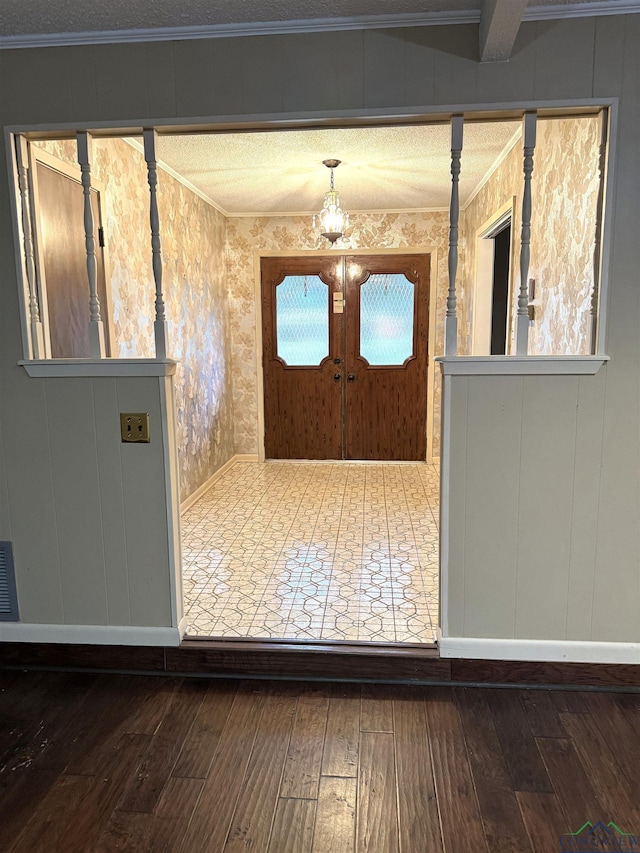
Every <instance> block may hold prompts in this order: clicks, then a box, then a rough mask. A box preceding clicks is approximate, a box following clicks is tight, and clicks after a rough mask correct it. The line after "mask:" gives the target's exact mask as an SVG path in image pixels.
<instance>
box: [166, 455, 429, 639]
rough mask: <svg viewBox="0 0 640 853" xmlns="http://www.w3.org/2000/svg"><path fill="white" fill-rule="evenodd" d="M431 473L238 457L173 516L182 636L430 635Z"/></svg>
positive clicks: (422, 468) (413, 467) (416, 468)
mask: <svg viewBox="0 0 640 853" xmlns="http://www.w3.org/2000/svg"><path fill="white" fill-rule="evenodd" d="M438 502H439V472H438V467H437V466H436V465H427V464H425V463H409V464H406V463H405V464H388V463H387V464H370V463H366V464H363V463H346V462H338V463H335V462H334V463H326V462H325V463H309V462H267V463H259V462H236V463H235V464H234V465H232V466H231V468H230V469H229V470H228V471H226V472H225V473H224V474H222V476H221V477H220V478H219V479H218V480H217V481H216V482H215V483H214V485H213V487H212V488H211V489H210V490H209V491H208V492H207V493H206V494H205V495H204V496H203V497H202V498H201V499H200V500H199V501H198V502H197V503H196V504H195V505H194V506H193V507H192V508H191V509H189V510H188V511H187V512H186V513H185V514H184V515H183V517H182V560H183V582H184V601H185V614H186V616H187V620H188V625H187V634H189V635H191V636H218V637H238V636H241V637H247V636H248V637H256V638H260V637H263V638H277V639H294V640H318V639H323V640H361V641H367V642H383V643H384V642H390V643H395V642H398V643H433V641H434V635H435V629H436V626H437V619H438V516H439V506H438Z"/></svg>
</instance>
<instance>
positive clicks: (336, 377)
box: [333, 373, 342, 382]
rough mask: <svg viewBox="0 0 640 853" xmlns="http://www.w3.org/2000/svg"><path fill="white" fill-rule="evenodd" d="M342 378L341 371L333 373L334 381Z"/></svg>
mask: <svg viewBox="0 0 640 853" xmlns="http://www.w3.org/2000/svg"><path fill="white" fill-rule="evenodd" d="M341 379H342V376H341V375H340V374H339V373H334V374H333V381H334V382H340V380H341Z"/></svg>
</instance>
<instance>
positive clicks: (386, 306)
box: [360, 273, 415, 365]
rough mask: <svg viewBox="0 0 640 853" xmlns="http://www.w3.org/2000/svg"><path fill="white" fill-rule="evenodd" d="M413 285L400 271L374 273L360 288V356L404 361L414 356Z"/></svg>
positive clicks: (386, 361) (374, 361) (371, 360)
mask: <svg viewBox="0 0 640 853" xmlns="http://www.w3.org/2000/svg"><path fill="white" fill-rule="evenodd" d="M414 291H415V286H414V285H413V284H412V283H411V282H410V281H408V280H407V279H406V278H405V277H404V275H402V274H401V273H376V274H375V275H372V276H370V277H369V278H368V279H367V281H365V283H364V284H363V285H361V287H360V355H362V356H364V358H366V359H367V361H368V362H369V364H388V365H394V364H404V362H405V361H406V360H407V359H408V358H409V356H411V355H413V302H414Z"/></svg>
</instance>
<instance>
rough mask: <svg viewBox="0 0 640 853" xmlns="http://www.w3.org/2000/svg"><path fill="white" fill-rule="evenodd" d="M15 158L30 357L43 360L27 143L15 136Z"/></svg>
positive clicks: (42, 336)
mask: <svg viewBox="0 0 640 853" xmlns="http://www.w3.org/2000/svg"><path fill="white" fill-rule="evenodd" d="M16 157H17V164H18V189H19V190H20V206H21V213H22V241H23V250H24V263H25V273H26V277H27V287H28V291H29V329H30V334H31V357H32V358H34V359H37V358H44V357H45V349H44V334H43V330H42V321H41V319H40V304H39V302H38V283H37V278H36V260H35V251H34V247H33V220H32V218H31V197H30V193H31V186H30V181H29V168H28V163H29V143H28V142H27V140H26V138H25V137H24V136H16Z"/></svg>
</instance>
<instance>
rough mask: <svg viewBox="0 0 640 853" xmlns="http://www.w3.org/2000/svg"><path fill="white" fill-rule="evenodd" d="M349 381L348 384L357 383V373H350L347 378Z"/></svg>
mask: <svg viewBox="0 0 640 853" xmlns="http://www.w3.org/2000/svg"><path fill="white" fill-rule="evenodd" d="M347 381H348V382H355V381H356V375H355V373H350V374H349V375H348V376H347Z"/></svg>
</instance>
